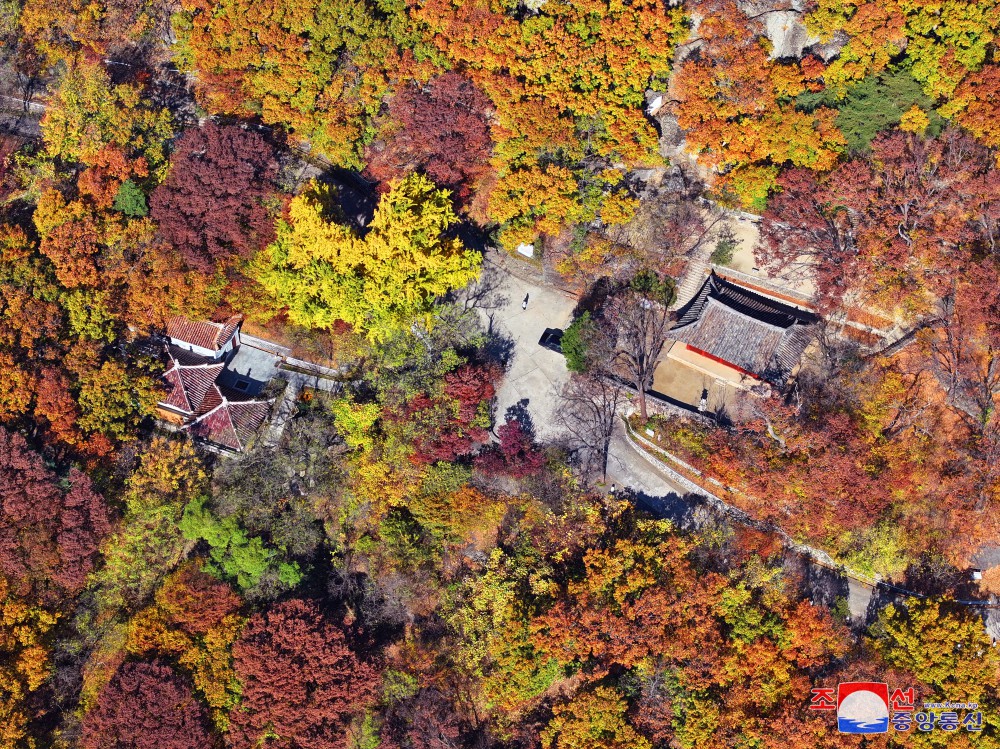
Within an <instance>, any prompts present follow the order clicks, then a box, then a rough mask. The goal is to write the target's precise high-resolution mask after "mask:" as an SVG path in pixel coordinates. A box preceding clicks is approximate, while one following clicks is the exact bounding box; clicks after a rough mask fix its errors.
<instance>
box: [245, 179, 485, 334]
mask: <svg viewBox="0 0 1000 749" xmlns="http://www.w3.org/2000/svg"><path fill="white" fill-rule="evenodd" d="M457 220H458V219H457V217H456V215H455V212H454V210H453V208H452V204H451V196H450V193H449V192H448V191H447V190H439V189H437V188H435V186H434V184H433V183H432V182H431V181H430V180H429V179H428V178H427V177H425V176H423V175H419V174H411V175H410V176H408V177H406V178H405V179H402V180H400V181H398V182H394V183H393V184H392V187H391V189H390V190H389V192H388V193H387V194H386V195H384V196H383V197H382V199H381V200H380V202H379V205H378V208H377V209H376V210H375V216H374V217H373V218H372V221H371V223H370V224H369V226H368V230H367V232H366V233H365V234H364V235H360V234H358V233H357V232H355V231H354V230H352V229H351V228H349V227H346V226H342V225H340V224H337V223H334V222H331V221H328V220H327V219H326V218H324V216H323V208H322V202H321V201H320V200H319V199H317V197H316V190H312V191H308V192H307V193H304V194H302V195H300V196H298V197H296V198H294V199H293V200H292V201H291V204H290V206H289V213H288V220H281V221H279V222H278V228H277V239H276V240H275V241H274V243H273V244H271V245H270V246H269V247H268V248H267V249H266V250H265V251H264V252H263V253H262V254H261V256H260V257H259V258H258V261H257V272H256V275H257V280H258V281H259V282H260V284H261V285H262V286H263V287H264V289H266V290H267V291H268V292H269V293H270V294H271V295H272V296H273V297H274V300H275V301H276V302H277V303H278V304H280V305H281V306H282V307H284V308H286V309H287V314H288V318H289V320H291V321H292V322H293V323H295V324H297V325H303V326H306V327H310V328H332V327H333V325H334V324H335V323H336V322H337V321H338V320H340V321H343V322H347V323H350V324H351V325H352V326H353V327H354V329H355V330H357V331H359V332H360V333H363V334H364V335H366V336H367V337H368V338H369V339H371V340H373V341H379V340H385V339H386V338H387V337H389V336H390V335H391V334H392V332H393V331H397V330H400V329H402V328H405V327H406V326H407V325H409V324H410V323H411V322H412V321H413V320H414V319H416V318H418V317H421V316H424V315H428V314H429V313H430V311H431V307H432V305H433V303H434V299H435V298H437V297H439V296H441V295H443V294H446V293H448V292H449V291H452V290H453V289H457V288H461V287H462V286H465V285H466V284H467V283H469V281H471V280H473V279H474V278H476V276H478V274H479V266H480V262H481V258H480V256H479V255H478V254H477V253H475V252H473V251H471V250H468V249H466V248H465V247H463V245H462V243H461V242H460V241H459V240H458V239H455V238H452V237H448V236H447V234H446V232H447V230H448V228H449V227H451V226H452V225H453V224H454V223H455V222H456V221H457Z"/></svg>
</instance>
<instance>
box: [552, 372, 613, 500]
mask: <svg viewBox="0 0 1000 749" xmlns="http://www.w3.org/2000/svg"><path fill="white" fill-rule="evenodd" d="M560 400H561V403H560V407H559V409H558V411H557V415H556V420H557V422H558V423H559V424H560V425H561V426H562V427H563V428H564V429H565V430H566V433H567V434H568V435H569V439H570V447H571V448H572V449H573V450H574V451H576V452H577V453H578V454H580V456H581V458H582V463H583V470H584V473H585V474H588V475H589V474H591V473H593V472H594V471H595V469H597V470H600V472H601V476H602V479H603V480H606V479H607V477H608V453H609V452H610V450H611V438H612V436H613V435H614V431H615V419H616V418H617V414H618V408H619V407H620V406H621V405H622V403H623V402H624V400H625V395H624V390H623V388H622V386H621V384H620V383H619V382H618V381H617V380H616V379H614V378H613V377H607V376H600V375H573V377H572V378H571V379H570V381H569V382H567V383H566V384H565V385H564V386H563V390H562V393H561V394H560Z"/></svg>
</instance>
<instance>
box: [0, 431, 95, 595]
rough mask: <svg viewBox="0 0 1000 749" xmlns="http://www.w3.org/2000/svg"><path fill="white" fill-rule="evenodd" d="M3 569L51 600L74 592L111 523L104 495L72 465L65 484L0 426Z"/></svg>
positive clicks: (19, 586) (19, 585)
mask: <svg viewBox="0 0 1000 749" xmlns="http://www.w3.org/2000/svg"><path fill="white" fill-rule="evenodd" d="M0 507H2V509H3V513H2V515H0V573H2V574H3V575H4V576H5V577H6V578H7V579H8V580H9V581H10V582H11V583H12V585H13V586H14V588H15V590H17V591H20V592H22V593H28V592H31V593H33V594H34V595H36V596H38V597H40V598H42V599H44V600H48V601H53V602H54V601H56V600H58V599H59V598H60V597H61V596H70V597H72V596H75V595H76V594H77V593H79V592H80V591H81V590H82V589H83V586H84V583H85V582H86V579H87V574H88V573H89V572H90V571H92V570H93V569H94V566H95V565H96V563H97V559H98V556H97V549H98V544H99V543H100V541H101V538H102V537H103V536H104V535H105V534H106V533H107V532H108V530H109V528H110V513H109V509H108V507H107V505H106V504H105V502H104V498H103V497H101V495H100V494H98V493H97V492H96V491H94V489H93V487H92V485H91V482H90V479H89V478H88V477H87V476H86V475H85V474H83V473H81V472H80V471H77V470H75V469H74V470H71V471H70V473H69V475H68V476H67V477H66V484H65V485H61V483H60V480H59V477H57V476H56V475H55V474H54V473H53V472H52V471H51V470H49V468H47V467H46V465H45V463H44V462H43V460H42V458H41V456H39V455H38V454H37V453H35V452H34V451H33V450H31V448H30V447H28V444H27V443H26V442H25V440H24V438H23V437H21V435H19V434H11V433H10V432H7V431H6V430H3V429H0Z"/></svg>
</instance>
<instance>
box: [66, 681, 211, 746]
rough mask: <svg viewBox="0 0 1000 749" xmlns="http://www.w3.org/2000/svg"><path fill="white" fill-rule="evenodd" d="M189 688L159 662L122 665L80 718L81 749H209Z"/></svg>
mask: <svg viewBox="0 0 1000 749" xmlns="http://www.w3.org/2000/svg"><path fill="white" fill-rule="evenodd" d="M216 744H217V740H216V739H215V737H213V735H212V734H211V732H210V730H209V728H208V721H207V719H206V716H205V711H204V709H203V708H202V707H201V705H200V704H198V702H197V701H196V700H195V698H194V695H193V694H192V693H191V688H190V687H189V686H188V685H187V684H186V683H185V682H184V681H183V680H182V679H181V677H180V676H178V675H177V674H176V673H175V672H174V670H173V669H172V668H170V667H169V666H167V665H164V664H162V663H158V662H153V663H142V662H139V663H126V664H125V665H123V666H122V667H121V668H120V669H118V672H117V673H116V674H115V675H114V677H113V678H112V679H111V681H110V682H108V684H107V685H105V687H104V688H103V689H101V691H100V694H99V695H98V698H97V705H96V707H94V709H93V710H91V711H90V712H89V713H87V715H86V716H85V717H84V719H83V726H82V731H81V735H80V747H81V749H211V747H213V746H215V745H216Z"/></svg>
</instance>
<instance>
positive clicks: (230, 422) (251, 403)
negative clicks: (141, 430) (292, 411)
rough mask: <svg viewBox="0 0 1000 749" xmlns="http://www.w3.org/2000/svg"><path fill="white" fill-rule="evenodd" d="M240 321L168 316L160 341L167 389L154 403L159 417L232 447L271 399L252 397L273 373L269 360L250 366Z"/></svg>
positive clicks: (250, 431) (247, 435)
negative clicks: (205, 320)
mask: <svg viewBox="0 0 1000 749" xmlns="http://www.w3.org/2000/svg"><path fill="white" fill-rule="evenodd" d="M241 321H242V318H241V317H240V316H234V317H231V318H229V319H228V320H226V321H224V322H221V323H216V322H195V321H192V320H189V319H187V318H185V317H174V318H172V319H171V320H170V321H169V322H168V323H167V337H168V338H169V343H166V344H165V346H164V353H165V355H166V357H167V370H166V372H164V374H163V381H164V383H165V385H166V388H167V395H166V397H164V399H163V400H162V401H160V402H159V403H158V404H157V410H158V414H159V417H160V418H161V419H163V420H164V421H166V422H168V423H170V424H173V425H174V426H175V427H178V428H180V429H181V430H183V431H186V432H189V433H190V434H191V435H192V436H193V437H195V438H196V439H198V440H202V441H204V442H206V443H209V444H210V445H212V446H215V447H217V448H221V449H223V450H228V451H232V452H240V451H242V450H244V449H245V448H246V447H247V445H248V444H249V443H250V442H251V440H253V438H254V436H255V435H256V434H257V432H258V431H259V430H260V428H261V426H262V425H263V424H264V422H265V421H266V420H267V417H268V415H269V414H270V412H271V406H272V404H273V399H271V400H257V399H255V398H254V397H253V396H255V395H257V394H258V393H259V392H260V391H261V390H262V389H263V387H264V386H265V385H266V384H267V382H268V381H269V380H270V378H271V376H273V365H271V366H267V364H266V363H265V365H264V366H258V367H257V368H256V371H254V367H253V366H252V364H254V363H256V362H255V358H256V353H257V352H256V351H255V350H252V349H248V351H247V352H243V351H242V349H241V346H240V323H241Z"/></svg>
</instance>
